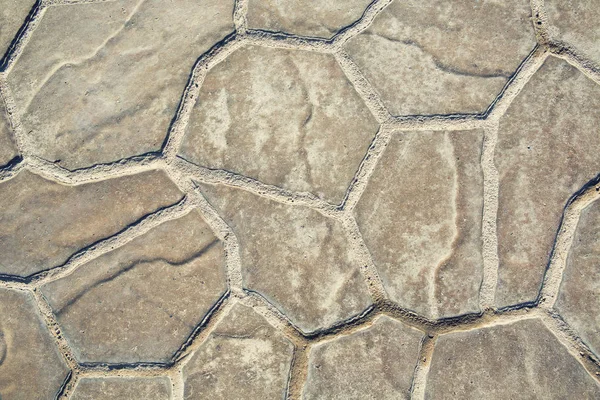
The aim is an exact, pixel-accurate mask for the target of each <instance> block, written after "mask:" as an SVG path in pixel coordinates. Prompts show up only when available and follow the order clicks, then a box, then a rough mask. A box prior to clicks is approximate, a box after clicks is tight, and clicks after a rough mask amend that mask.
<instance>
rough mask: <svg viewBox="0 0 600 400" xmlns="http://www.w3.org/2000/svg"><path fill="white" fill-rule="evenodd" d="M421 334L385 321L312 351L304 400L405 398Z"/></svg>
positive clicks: (398, 323) (395, 322)
mask: <svg viewBox="0 0 600 400" xmlns="http://www.w3.org/2000/svg"><path fill="white" fill-rule="evenodd" d="M422 336H423V335H422V333H421V332H419V331H417V330H416V329H413V328H409V327H407V326H405V325H403V324H402V323H400V322H397V321H394V320H392V319H390V318H388V317H382V318H380V319H379V320H378V321H377V322H376V323H375V324H374V325H373V326H372V327H371V328H369V329H366V330H363V331H360V332H358V333H354V334H352V335H350V336H344V337H341V338H339V339H337V340H334V341H332V342H327V343H325V344H321V345H317V346H316V347H315V348H313V349H312V350H311V354H310V361H309V370H308V378H307V383H306V386H305V388H304V398H305V399H306V400H311V399H323V398H326V399H339V400H341V399H381V400H384V399H409V398H410V393H409V391H410V386H411V382H412V377H413V372H414V369H415V365H416V364H417V359H418V356H419V342H420V340H421V337H422Z"/></svg>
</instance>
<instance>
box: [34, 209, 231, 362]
mask: <svg viewBox="0 0 600 400" xmlns="http://www.w3.org/2000/svg"><path fill="white" fill-rule="evenodd" d="M225 290H226V285H225V261H224V256H223V246H222V244H221V242H220V241H219V240H218V239H217V238H216V237H215V236H214V234H213V232H212V231H211V230H210V228H209V227H208V225H207V224H206V223H205V222H204V221H203V220H202V218H201V217H200V215H199V214H198V212H197V211H193V212H191V213H190V214H188V215H186V216H184V217H181V218H179V219H177V220H174V221H169V222H165V223H163V224H162V225H160V226H158V227H157V228H154V229H152V230H151V231H149V232H148V233H146V234H144V235H142V236H140V237H138V238H136V239H134V240H132V241H131V242H129V243H127V244H126V245H124V246H123V247H120V248H118V249H116V250H114V251H112V252H110V253H107V254H105V255H103V256H101V257H99V258H97V259H95V260H93V261H91V262H89V263H87V264H85V265H83V266H81V267H80V268H78V269H77V270H76V271H75V272H74V273H72V274H71V275H69V276H67V277H65V278H63V279H60V280H57V281H54V282H51V283H48V284H46V285H44V286H42V293H43V294H44V296H46V298H47V299H48V302H49V303H50V306H51V307H52V309H53V311H54V313H55V314H56V317H57V319H58V322H59V324H60V325H61V326H62V328H63V333H64V335H65V337H66V338H67V340H68V341H69V343H70V344H71V346H72V347H73V348H74V352H75V354H76V356H77V358H78V360H79V361H80V362H91V363H94V362H105V363H135V362H168V361H169V360H170V359H171V357H172V356H173V354H174V353H175V352H176V351H177V350H178V349H179V348H180V346H181V345H182V344H183V343H184V342H185V341H186V339H187V338H188V337H189V335H190V334H191V333H192V332H193V331H194V329H195V328H196V326H197V325H198V324H199V323H200V322H201V321H202V319H203V318H204V316H205V315H206V313H207V312H208V311H209V309H210V308H211V307H212V306H213V304H214V303H216V302H217V300H218V299H219V297H220V296H221V295H222V294H223V293H224V291H225Z"/></svg>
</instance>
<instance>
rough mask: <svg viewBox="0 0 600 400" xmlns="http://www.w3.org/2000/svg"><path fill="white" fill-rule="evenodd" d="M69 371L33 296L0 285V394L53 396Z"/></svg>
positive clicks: (24, 398)
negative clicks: (0, 287)
mask: <svg viewBox="0 0 600 400" xmlns="http://www.w3.org/2000/svg"><path fill="white" fill-rule="evenodd" d="M68 372H69V370H68V368H67V366H66V365H65V364H64V362H63V359H62V356H61V355H60V353H59V352H58V349H57V348H56V347H55V342H54V339H53V338H52V337H51V336H50V333H49V332H48V330H47V328H46V326H45V325H44V322H43V321H42V316H41V315H40V314H39V312H38V311H37V307H36V305H35V302H34V301H33V297H32V296H31V295H30V294H29V293H25V292H20V291H12V290H7V289H3V288H2V289H0V397H1V398H2V399H7V400H9V399H15V400H27V399H53V398H55V396H56V394H57V392H58V390H59V389H60V387H61V386H62V384H63V382H64V380H65V379H66V377H67V374H68Z"/></svg>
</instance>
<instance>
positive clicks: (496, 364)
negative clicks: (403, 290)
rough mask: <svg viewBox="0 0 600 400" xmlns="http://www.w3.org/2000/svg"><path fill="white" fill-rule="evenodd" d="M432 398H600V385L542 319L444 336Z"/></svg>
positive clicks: (432, 379)
mask: <svg viewBox="0 0 600 400" xmlns="http://www.w3.org/2000/svg"><path fill="white" fill-rule="evenodd" d="M426 390H427V393H426V396H425V398H426V399H428V400H438V399H465V400H468V399H473V400H476V399H477V400H479V399H489V400H505V399H547V400H551V399H556V400H559V399H582V400H583V399H589V400H591V399H597V398H599V397H600V387H599V386H598V384H597V383H596V381H595V380H594V379H593V378H592V377H591V376H590V375H589V374H588V373H587V371H586V370H585V369H584V368H583V366H582V365H581V364H579V362H578V361H577V360H576V359H575V358H573V356H572V355H571V354H570V353H569V352H568V351H567V349H566V348H564V347H563V346H562V344H560V342H559V341H558V340H557V339H556V337H555V336H554V335H553V334H552V333H551V332H550V331H548V330H547V329H546V327H545V326H544V324H542V322H540V321H539V320H525V321H521V322H517V323H513V324H510V325H498V326H495V327H491V328H485V329H477V330H472V331H467V332H460V333H452V334H448V335H444V336H442V337H440V339H439V340H438V342H437V344H436V348H435V351H434V353H433V359H432V365H431V369H430V371H429V375H428V381H427V389H426Z"/></svg>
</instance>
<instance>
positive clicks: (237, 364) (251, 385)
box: [183, 304, 294, 400]
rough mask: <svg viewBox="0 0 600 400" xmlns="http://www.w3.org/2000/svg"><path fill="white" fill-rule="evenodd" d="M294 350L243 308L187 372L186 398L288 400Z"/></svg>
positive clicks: (227, 318)
mask: <svg viewBox="0 0 600 400" xmlns="http://www.w3.org/2000/svg"><path fill="white" fill-rule="evenodd" d="M293 349H294V348H293V346H292V344H291V343H290V342H289V341H288V340H286V339H285V338H284V337H283V336H282V335H281V333H279V332H278V331H277V330H275V329H274V328H273V327H272V326H271V325H269V324H268V323H267V321H265V319H264V318H263V317H261V316H260V315H258V314H256V313H255V312H254V311H253V310H252V309H251V308H249V307H246V306H242V305H239V304H237V305H235V306H234V307H233V308H232V309H231V311H230V312H229V314H228V315H226V316H225V319H224V321H222V322H221V323H220V324H219V325H218V326H217V328H216V329H215V331H214V332H213V333H211V335H210V336H209V338H208V339H207V340H206V342H205V343H204V344H203V345H202V347H200V349H199V350H198V351H197V352H196V353H195V354H194V356H193V357H192V359H191V360H190V362H189V363H188V364H187V365H186V366H185V367H184V369H183V376H184V381H185V395H184V398H185V399H186V400H195V399H215V400H219V399H282V398H284V397H285V392H286V384H287V381H288V375H289V370H290V364H291V361H292V353H293Z"/></svg>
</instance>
